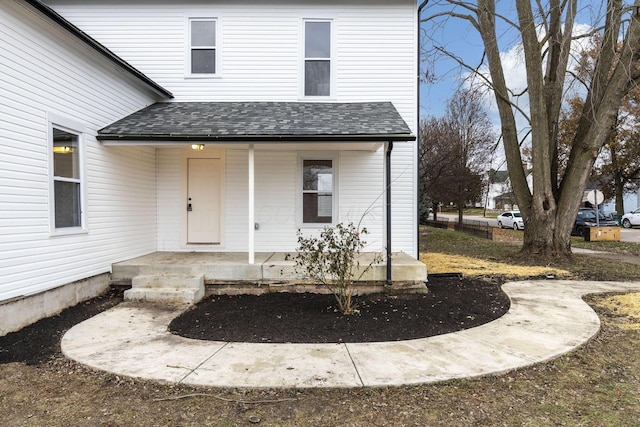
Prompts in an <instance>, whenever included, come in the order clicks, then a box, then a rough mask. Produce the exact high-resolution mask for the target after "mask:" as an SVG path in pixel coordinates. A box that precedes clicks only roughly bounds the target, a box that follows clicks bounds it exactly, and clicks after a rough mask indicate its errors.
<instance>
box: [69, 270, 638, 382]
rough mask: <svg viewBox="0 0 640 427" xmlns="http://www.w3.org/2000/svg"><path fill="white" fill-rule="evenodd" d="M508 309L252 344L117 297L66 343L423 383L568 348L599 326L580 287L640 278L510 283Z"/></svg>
mask: <svg viewBox="0 0 640 427" xmlns="http://www.w3.org/2000/svg"><path fill="white" fill-rule="evenodd" d="M503 289H504V291H505V292H506V293H507V294H508V295H509V297H510V298H511V308H510V310H509V312H508V313H507V314H505V315H504V316H503V317H501V318H500V319H497V320H495V321H493V322H491V323H488V324H485V325H482V326H479V327H477V328H473V329H468V330H465V331H460V332H455V333H452V334H447V335H440V336H435V337H430V338H423V339H415V340H408V341H396V342H380V343H356V344H250V343H235V342H230V343H227V342H213V341H198V340H193V339H187V338H182V337H179V336H175V335H172V334H170V333H169V332H168V331H167V325H168V324H169V322H170V321H171V319H173V318H174V317H176V316H177V315H179V314H180V312H181V310H182V309H181V308H172V309H171V308H162V307H154V306H149V305H140V304H133V303H123V304H120V305H118V306H117V307H115V308H112V309H110V310H108V311H106V312H104V313H101V314H99V315H97V316H95V317H93V318H91V319H89V320H86V321H84V322H82V323H80V324H78V325H76V326H75V327H73V328H72V329H70V330H69V331H68V332H67V333H66V334H65V335H64V337H63V339H62V351H63V353H64V354H65V355H66V356H67V357H69V358H71V359H74V360H76V361H78V362H80V363H82V364H85V365H88V366H91V367H93V368H96V369H100V370H106V371H109V372H112V373H114V374H118V375H126V376H131V377H139V378H146V379H152V380H160V381H168V382H175V383H183V384H192V385H202V386H216V387H218V386H219V387H252V388H253V387H299V388H302V387H362V386H390V385H402V384H419V383H430V382H436V381H443V380H448V379H453V378H466V377H475V376H480V375H489V374H495V373H500V372H505V371H509V370H512V369H516V368H521V367H524V366H529V365H532V364H535V363H539V362H543V361H545V360H549V359H552V358H555V357H557V356H559V355H561V354H564V353H567V352H569V351H571V350H573V349H575V348H576V347H578V346H580V345H581V344H583V343H585V342H586V341H587V340H589V339H590V338H591V337H593V335H595V334H596V333H597V332H598V329H599V326H600V321H599V319H598V316H597V315H596V313H595V312H594V311H593V310H592V309H591V308H590V307H589V306H588V305H587V304H586V303H584V302H583V301H582V299H581V296H582V295H584V294H588V293H594V292H609V291H622V292H628V291H640V282H635V283H620V282H570V281H556V280H548V281H523V282H512V283H507V284H505V285H504V286H503Z"/></svg>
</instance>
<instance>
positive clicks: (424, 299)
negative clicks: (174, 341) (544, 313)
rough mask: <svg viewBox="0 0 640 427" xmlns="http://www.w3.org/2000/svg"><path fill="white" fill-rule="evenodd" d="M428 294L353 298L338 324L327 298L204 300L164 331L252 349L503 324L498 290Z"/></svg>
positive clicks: (461, 282) (435, 286)
mask: <svg viewBox="0 0 640 427" xmlns="http://www.w3.org/2000/svg"><path fill="white" fill-rule="evenodd" d="M428 288H429V293H428V294H420V295H401V296H394V297H392V296H385V295H370V296H363V297H358V298H357V299H356V301H357V304H358V309H359V311H360V313H359V314H354V315H350V316H344V315H342V314H341V313H340V312H338V311H337V309H336V303H335V300H334V298H333V296H332V295H319V294H294V293H271V294H265V295H259V296H255V295H239V296H213V297H209V298H206V299H205V300H203V301H201V302H200V303H199V304H197V305H196V306H194V307H193V308H192V309H190V310H189V311H187V312H185V313H184V314H182V315H181V316H179V317H178V318H176V319H174V321H173V322H171V324H170V325H169V329H170V330H171V332H172V333H174V334H177V335H181V336H184V337H188V338H195V339H200V340H214V341H230V342H252V343H284V342H288V343H354V342H380V341H396V340H407V339H414V338H425V337H430V336H434V335H441V334H446V333H450V332H455V331H459V330H463V329H468V328H472V327H475V326H478V325H481V324H484V323H487V322H490V321H492V320H495V319H496V318H498V317H500V316H502V315H503V314H504V313H506V312H507V310H508V309H509V298H508V297H507V296H506V295H505V294H504V293H503V292H502V290H501V289H500V286H499V285H498V284H496V283H489V282H485V281H482V280H478V279H475V280H474V279H463V278H458V277H448V278H437V279H430V280H429V283H428Z"/></svg>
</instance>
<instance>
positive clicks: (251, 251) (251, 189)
mask: <svg viewBox="0 0 640 427" xmlns="http://www.w3.org/2000/svg"><path fill="white" fill-rule="evenodd" d="M254 160H255V159H254V150H253V144H249V215H248V216H249V264H253V263H254V262H255V243H256V242H255V233H256V229H255V223H256V218H255V209H254V205H255V171H254Z"/></svg>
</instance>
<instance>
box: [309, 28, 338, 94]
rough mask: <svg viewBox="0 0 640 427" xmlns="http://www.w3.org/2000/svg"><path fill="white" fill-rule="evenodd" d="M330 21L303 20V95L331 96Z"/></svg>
mask: <svg viewBox="0 0 640 427" xmlns="http://www.w3.org/2000/svg"><path fill="white" fill-rule="evenodd" d="M331 65H332V64H331V21H304V96H331V68H332V67H331Z"/></svg>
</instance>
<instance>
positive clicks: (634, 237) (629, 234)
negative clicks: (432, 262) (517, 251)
mask: <svg viewBox="0 0 640 427" xmlns="http://www.w3.org/2000/svg"><path fill="white" fill-rule="evenodd" d="M430 217H431V218H433V215H430ZM438 218H447V219H449V221H457V220H458V215H457V214H452V213H439V214H438ZM464 219H470V220H474V221H484V222H488V223H489V225H490V226H492V227H497V226H498V221H497V220H496V219H495V218H484V217H482V216H479V215H465V216H464ZM620 241H621V242H632V243H640V228H630V229H627V228H622V227H620Z"/></svg>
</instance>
